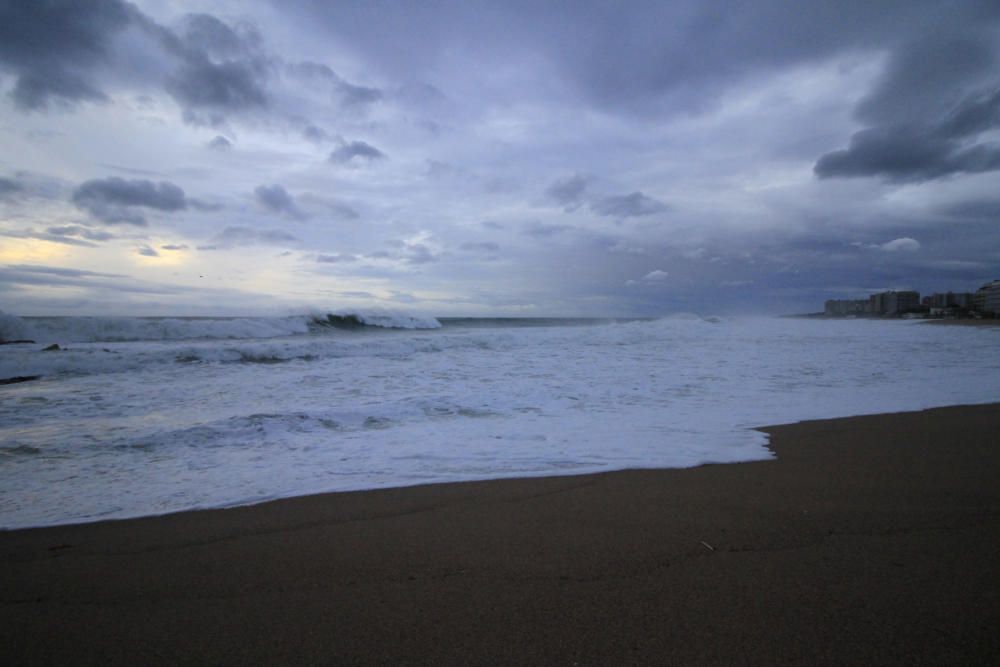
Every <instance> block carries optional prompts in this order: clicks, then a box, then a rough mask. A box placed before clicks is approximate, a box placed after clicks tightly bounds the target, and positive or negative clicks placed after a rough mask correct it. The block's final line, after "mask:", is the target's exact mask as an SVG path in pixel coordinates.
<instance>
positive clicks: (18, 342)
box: [0, 339, 35, 345]
mask: <svg viewBox="0 0 1000 667" xmlns="http://www.w3.org/2000/svg"><path fill="white" fill-rule="evenodd" d="M22 343H29V344H31V345H34V344H35V341H33V340H27V339H22V340H0V345H21V344H22Z"/></svg>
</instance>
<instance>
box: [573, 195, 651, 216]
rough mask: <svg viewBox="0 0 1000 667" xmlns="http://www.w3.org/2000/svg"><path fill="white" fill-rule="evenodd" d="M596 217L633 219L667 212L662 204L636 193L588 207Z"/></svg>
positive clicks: (601, 201) (597, 202)
mask: <svg viewBox="0 0 1000 667" xmlns="http://www.w3.org/2000/svg"><path fill="white" fill-rule="evenodd" d="M590 209H591V210H592V211H593V212H594V213H597V214H598V215H603V216H607V217H616V218H634V217H641V216H645V215H652V214H654V213H660V212H661V211H665V210H667V205H666V204H664V203H663V202H661V201H659V200H656V199H653V198H652V197H648V196H646V195H644V194H643V193H642V192H639V191H636V192H633V193H631V194H627V195H617V196H614V197H605V198H604V199H601V200H599V201H596V202H594V203H593V204H591V205H590Z"/></svg>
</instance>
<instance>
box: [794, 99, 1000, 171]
mask: <svg viewBox="0 0 1000 667" xmlns="http://www.w3.org/2000/svg"><path fill="white" fill-rule="evenodd" d="M998 127H1000V88H998V89H994V90H990V91H978V92H975V93H972V94H970V95H968V96H966V97H965V98H964V99H963V100H962V101H961V102H960V103H959V104H958V105H957V106H956V107H955V108H954V109H953V110H952V111H951V112H950V113H949V114H948V115H947V116H945V117H944V118H942V119H940V120H939V121H938V122H936V123H934V124H918V123H910V124H906V125H901V124H889V125H883V126H877V127H873V128H868V129H866V130H861V131H860V132H857V133H855V134H854V136H853V137H851V141H850V144H849V145H848V147H847V149H845V150H839V151H833V152H831V153H827V154H826V155H824V156H822V157H821V158H820V159H819V160H818V161H817V162H816V165H815V167H814V169H813V170H814V171H815V173H816V175H817V176H819V177H820V178H829V177H836V176H848V177H849V176H880V177H882V178H884V179H885V180H889V181H924V180H930V179H935V178H941V177H943V176H948V175H951V174H959V173H981V172H987V171H994V170H997V169H1000V144H998V143H997V142H993V141H983V142H980V143H975V141H976V138H977V137H978V136H979V135H980V134H982V133H984V132H987V131H990V130H992V129H994V128H998Z"/></svg>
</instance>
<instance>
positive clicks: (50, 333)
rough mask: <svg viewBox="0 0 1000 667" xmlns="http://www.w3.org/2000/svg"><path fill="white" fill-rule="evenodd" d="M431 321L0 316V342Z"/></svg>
mask: <svg viewBox="0 0 1000 667" xmlns="http://www.w3.org/2000/svg"><path fill="white" fill-rule="evenodd" d="M440 326H441V324H440V322H438V321H437V320H436V319H434V318H433V317H426V316H418V315H410V314H406V313H397V312H392V311H378V310H375V311H364V312H338V313H322V314H319V313H311V314H306V315H292V316H287V317H17V316H14V315H10V314H8V313H4V312H2V311H0V342H12V341H29V340H30V341H32V342H35V343H46V344H48V343H60V344H62V343H121V342H132V341H178V340H194V339H249V338H280V337H284V336H300V335H305V334H310V333H313V334H315V333H324V332H328V331H330V330H331V329H363V328H366V327H376V328H382V329H436V328H438V327H440Z"/></svg>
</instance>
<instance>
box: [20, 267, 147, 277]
mask: <svg viewBox="0 0 1000 667" xmlns="http://www.w3.org/2000/svg"><path fill="white" fill-rule="evenodd" d="M7 268H8V269H12V270H15V271H19V272H24V273H43V274H48V275H53V276H64V277H70V278H87V277H95V278H127V277H128V276H126V275H123V274H121V273H100V272H97V271H86V270H84V269H67V268H63V267H59V266H44V265H42V264H10V265H8V266H7Z"/></svg>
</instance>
